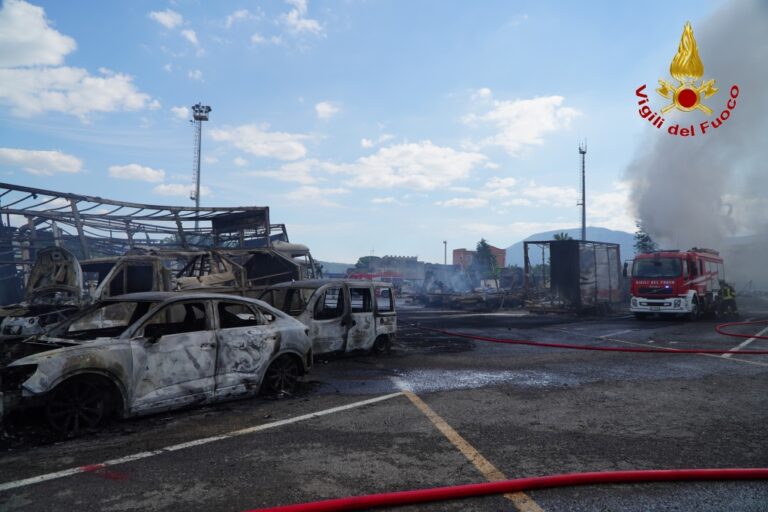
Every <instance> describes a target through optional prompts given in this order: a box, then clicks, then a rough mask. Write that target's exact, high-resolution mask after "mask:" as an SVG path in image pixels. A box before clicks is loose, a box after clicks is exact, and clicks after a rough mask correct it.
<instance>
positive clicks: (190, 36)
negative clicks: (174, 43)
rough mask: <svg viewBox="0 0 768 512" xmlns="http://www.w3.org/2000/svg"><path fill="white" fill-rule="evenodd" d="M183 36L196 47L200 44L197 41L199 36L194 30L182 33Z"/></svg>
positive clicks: (186, 30)
mask: <svg viewBox="0 0 768 512" xmlns="http://www.w3.org/2000/svg"><path fill="white" fill-rule="evenodd" d="M181 35H182V37H183V38H184V39H186V40H187V41H189V42H190V43H192V44H193V45H195V46H198V45H199V44H200V43H199V42H198V41H197V34H196V33H195V31H194V30H192V29H185V30H182V31H181Z"/></svg>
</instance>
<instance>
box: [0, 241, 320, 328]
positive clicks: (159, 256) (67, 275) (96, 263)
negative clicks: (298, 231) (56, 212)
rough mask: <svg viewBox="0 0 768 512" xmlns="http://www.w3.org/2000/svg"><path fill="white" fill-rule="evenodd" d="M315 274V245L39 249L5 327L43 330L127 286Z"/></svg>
mask: <svg viewBox="0 0 768 512" xmlns="http://www.w3.org/2000/svg"><path fill="white" fill-rule="evenodd" d="M314 277H316V273H315V264H314V261H313V260H312V256H311V254H310V252H309V249H308V248H307V247H306V246H304V245H301V244H289V243H286V242H280V241H277V242H273V245H272V247H270V248H258V249H247V250H239V249H229V250H223V249H208V250H196V251H176V250H157V249H142V248H136V249H132V250H131V251H129V253H128V254H126V255H124V256H116V257H105V258H94V259H89V260H84V261H82V262H80V261H78V260H77V258H75V256H74V255H73V254H72V253H71V252H69V251H67V250H66V249H63V248H58V247H51V248H47V249H41V250H40V251H38V256H37V260H36V261H35V265H34V267H33V269H32V272H31V274H30V278H29V280H28V282H27V288H26V293H25V298H24V302H22V303H20V304H16V305H12V306H6V307H3V308H0V322H1V323H0V335H34V334H40V333H42V332H43V331H44V329H45V328H46V327H47V326H50V325H53V324H55V323H58V322H60V321H62V320H64V319H66V318H68V317H70V316H71V315H73V314H74V313H76V312H77V311H78V310H79V309H80V308H81V307H83V306H84V305H87V304H90V303H92V302H93V301H96V300H101V299H106V298H109V297H115V296H119V295H124V294H128V293H137V292H149V291H181V292H191V291H194V292H198V291H201V292H209V293H227V294H236V295H243V296H251V297H253V296H256V295H258V294H259V293H260V292H261V290H262V289H263V288H264V287H265V286H268V285H270V284H273V283H276V282H281V281H286V280H291V279H310V278H314Z"/></svg>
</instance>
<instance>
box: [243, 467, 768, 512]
mask: <svg viewBox="0 0 768 512" xmlns="http://www.w3.org/2000/svg"><path fill="white" fill-rule="evenodd" d="M765 479H768V468H734V469H654V470H641V471H605V472H598V473H569V474H561V475H549V476H537V477H530V478H517V479H514V480H502V481H499V482H486V483H479V484H465V485H452V486H448V487H433V488H430V489H418V490H412V491H398V492H388V493H382V494H369V495H367V496H349V497H346V498H337V499H331V500H323V501H315V502H310V503H300V504H296V505H284V506H278V507H269V508H259V509H252V510H249V511H247V512H337V511H346V510H361V509H368V508H376V507H394V506H402V505H412V504H415V503H425V502H432V501H444V500H455V499H461V498H471V497H477V496H486V495H490V494H503V493H510V492H522V491H529V490H534V489H551V488H555V487H566V486H574V485H604V484H626V483H641V482H692V481H712V480H717V481H726V480H765Z"/></svg>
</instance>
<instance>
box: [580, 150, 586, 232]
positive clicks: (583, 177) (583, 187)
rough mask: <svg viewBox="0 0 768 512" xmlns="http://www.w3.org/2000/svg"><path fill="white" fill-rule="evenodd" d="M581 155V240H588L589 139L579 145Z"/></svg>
mask: <svg viewBox="0 0 768 512" xmlns="http://www.w3.org/2000/svg"><path fill="white" fill-rule="evenodd" d="M579 154H580V155H581V203H579V204H580V205H581V239H582V240H583V241H584V240H586V239H587V178H586V165H585V164H586V159H587V139H584V142H582V143H580V144H579Z"/></svg>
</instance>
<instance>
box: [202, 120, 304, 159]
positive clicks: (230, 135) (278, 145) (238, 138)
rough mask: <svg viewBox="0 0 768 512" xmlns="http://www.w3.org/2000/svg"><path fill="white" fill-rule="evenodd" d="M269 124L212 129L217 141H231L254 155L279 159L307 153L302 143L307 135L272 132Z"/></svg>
mask: <svg viewBox="0 0 768 512" xmlns="http://www.w3.org/2000/svg"><path fill="white" fill-rule="evenodd" d="M268 129H269V125H266V124H262V125H255V124H246V125H241V126H238V127H235V128H229V129H221V128H219V129H214V130H211V131H210V134H211V137H212V138H213V140H215V141H219V142H229V143H230V144H232V145H233V146H234V147H236V148H237V149H240V150H242V151H245V152H246V153H250V154H252V155H257V156H264V157H270V158H277V159H279V160H298V159H300V158H304V156H305V155H306V154H307V148H306V147H304V144H303V143H302V141H303V140H305V139H307V138H308V136H307V135H302V134H296V133H285V132H270V131H268Z"/></svg>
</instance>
